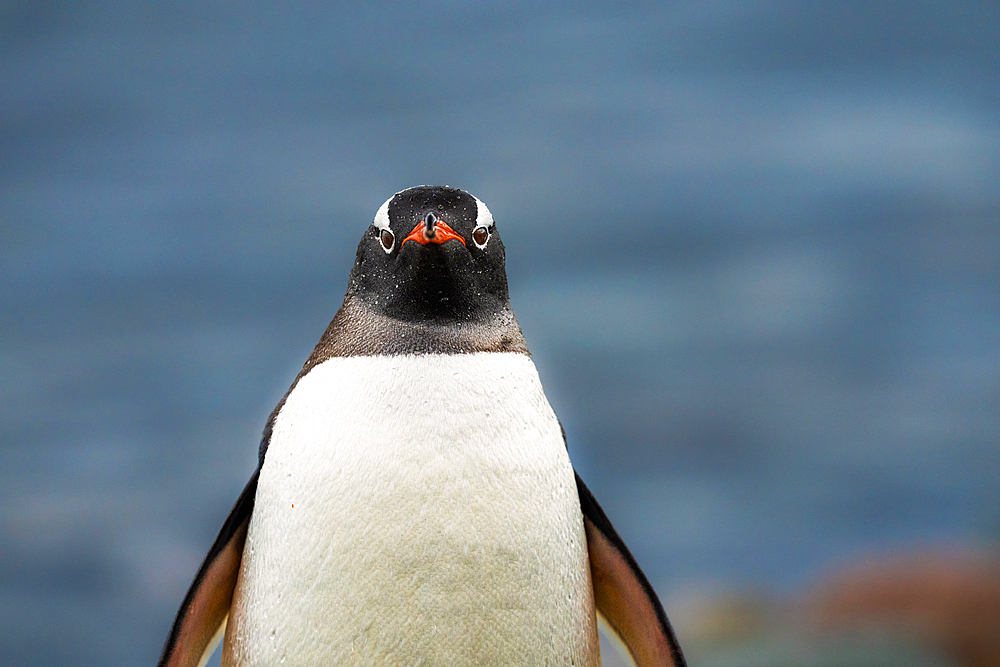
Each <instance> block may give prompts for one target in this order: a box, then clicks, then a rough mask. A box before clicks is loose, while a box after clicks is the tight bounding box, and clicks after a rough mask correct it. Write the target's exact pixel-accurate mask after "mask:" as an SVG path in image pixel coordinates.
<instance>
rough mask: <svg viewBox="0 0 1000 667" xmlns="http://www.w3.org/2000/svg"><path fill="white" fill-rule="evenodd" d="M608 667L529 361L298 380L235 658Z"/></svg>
mask: <svg viewBox="0 0 1000 667" xmlns="http://www.w3.org/2000/svg"><path fill="white" fill-rule="evenodd" d="M599 661H600V657H599V651H598V644H597V630H596V625H595V617H594V603H593V593H592V589H591V583H590V573H589V567H588V565H587V547H586V538H585V536H584V532H583V525H582V519H581V515H580V506H579V500H578V496H577V491H576V485H575V483H574V478H573V470H572V467H571V466H570V462H569V458H568V456H567V454H566V450H565V447H564V444H563V439H562V436H561V434H560V430H559V425H558V422H557V421H556V417H555V415H554V414H553V412H552V409H551V408H550V407H549V404H548V402H547V401H546V399H545V396H544V394H543V393H542V388H541V385H540V383H539V380H538V374H537V372H536V371H535V367H534V364H533V363H532V362H531V359H530V358H529V357H527V356H525V355H521V354H514V353H478V354H456V355H408V356H395V357H346V358H334V359H330V360H328V361H325V362H323V363H322V364H320V365H319V366H317V367H315V368H313V369H312V370H311V371H310V372H309V373H308V374H307V375H306V376H305V377H303V378H302V379H301V380H300V381H299V383H298V384H297V385H296V387H295V389H294V390H293V391H292V393H291V394H290V395H289V396H288V399H287V401H286V402H285V405H284V407H283V409H282V410H281V412H280V414H279V415H278V417H277V420H276V421H275V424H274V430H273V433H272V436H271V441H270V445H269V448H268V450H267V456H266V458H265V462H264V466H263V468H262V470H261V473H260V481H259V485H258V488H257V498H256V504H255V507H254V511H253V516H252V518H251V521H250V529H249V533H248V535H247V541H246V549H245V551H244V556H243V562H242V566H241V569H240V575H239V582H238V584H237V589H236V595H235V598H234V601H233V607H232V611H231V614H230V618H229V627H228V628H227V632H226V640H225V648H224V650H223V664H225V665H239V666H243V665H272V664H273V665H278V664H286V665H332V664H360V665H375V664H377V665H418V664H423V665H432V664H437V665H472V664H479V665H502V664H524V665H528V664H552V665H556V664H565V665H571V664H572V665H577V666H581V665H591V664H599Z"/></svg>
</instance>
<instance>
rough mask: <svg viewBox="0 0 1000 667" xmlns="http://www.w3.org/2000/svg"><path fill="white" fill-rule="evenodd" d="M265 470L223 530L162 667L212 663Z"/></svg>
mask: <svg viewBox="0 0 1000 667" xmlns="http://www.w3.org/2000/svg"><path fill="white" fill-rule="evenodd" d="M259 475H260V468H258V469H257V471H256V472H254V474H253V477H251V478H250V481H249V482H247V485H246V486H245V487H244V488H243V493H241V494H240V497H239V499H238V500H237V501H236V504H235V505H234V506H233V509H232V511H231V512H230V513H229V516H228V517H227V518H226V522H225V523H224V524H222V530H220V531H219V535H218V537H216V538H215V542H214V543H213V544H212V548H211V549H209V551H208V555H207V556H205V560H204V562H203V563H202V564H201V567H200V568H199V569H198V574H197V575H195V578H194V581H193V582H192V583H191V588H189V589H188V592H187V595H185V596H184V602H182V603H181V608H180V610H179V611H178V612H177V618H176V619H174V625H173V627H172V628H171V629H170V636H169V637H168V638H167V642H166V644H164V645H163V654H162V655H161V656H160V661H159V662H158V663H157V667H197V666H198V665H202V664H204V663H205V662H207V660H208V658H209V657H210V656H211V654H212V651H213V650H214V649H215V646H216V644H217V643H218V640H219V639H221V637H222V630H224V629H225V623H226V620H227V618H228V617H229V606H230V605H231V604H232V601H233V591H234V590H235V589H236V577H237V575H238V574H239V571H240V561H241V560H242V558H243V545H244V543H245V542H246V538H247V526H248V525H249V523H250V514H251V512H252V511H253V503H254V498H255V497H256V495H257V478H258V476H259Z"/></svg>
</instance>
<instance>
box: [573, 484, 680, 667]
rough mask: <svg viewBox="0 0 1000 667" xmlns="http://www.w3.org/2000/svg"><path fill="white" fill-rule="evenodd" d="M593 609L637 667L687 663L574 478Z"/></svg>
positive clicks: (648, 591)
mask: <svg viewBox="0 0 1000 667" xmlns="http://www.w3.org/2000/svg"><path fill="white" fill-rule="evenodd" d="M576 488H577V491H578V492H579V494H580V508H581V509H582V510H583V527H584V529H585V530H586V533H587V553H588V555H589V556H590V576H591V579H592V580H593V584H594V602H595V604H596V606H597V611H598V613H600V614H601V616H602V617H603V618H604V620H605V621H607V623H608V625H609V626H610V627H611V629H612V630H613V631H614V632H615V633H616V634H617V635H618V638H619V639H621V640H622V643H624V644H625V646H626V647H627V648H628V650H629V652H630V653H631V654H632V659H633V660H634V661H635V664H636V665H638V667H654V666H655V667H686V665H685V662H684V655H683V654H682V653H681V647H680V645H679V644H678V643H677V637H675V636H674V631H673V628H671V627H670V621H668V620H667V615H666V614H665V613H664V611H663V606H662V605H660V600H659V598H657V597H656V592H655V591H653V587H652V586H650V585H649V581H648V580H647V579H646V575H644V574H643V573H642V570H640V569H639V565H638V564H637V563H636V562H635V558H633V557H632V554H631V553H629V550H628V547H626V546H625V543H624V542H622V538H620V537H619V536H618V533H617V532H616V531H615V529H614V526H612V525H611V522H610V521H609V520H608V517H607V515H605V514H604V510H602V509H601V506H600V505H598V504H597V500H595V499H594V495H593V494H592V493H591V492H590V489H588V488H587V486H586V485H585V484H584V483H583V480H582V479H580V476H579V475H577V476H576Z"/></svg>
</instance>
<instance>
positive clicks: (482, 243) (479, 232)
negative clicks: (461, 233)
mask: <svg viewBox="0 0 1000 667" xmlns="http://www.w3.org/2000/svg"><path fill="white" fill-rule="evenodd" d="M472 240H473V241H475V242H476V245H477V246H479V247H480V248H485V247H486V242H487V241H489V240H490V231H489V230H488V229H486V228H485V227H476V230H475V231H474V232H472Z"/></svg>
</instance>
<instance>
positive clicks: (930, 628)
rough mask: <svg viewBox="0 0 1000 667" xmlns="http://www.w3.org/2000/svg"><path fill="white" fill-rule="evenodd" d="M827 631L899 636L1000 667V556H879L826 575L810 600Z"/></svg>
mask: <svg viewBox="0 0 1000 667" xmlns="http://www.w3.org/2000/svg"><path fill="white" fill-rule="evenodd" d="M804 609H805V611H806V612H807V617H808V618H809V619H810V621H811V622H812V626H813V628H814V629H815V630H816V631H818V632H820V633H822V634H824V635H829V634H831V633H852V634H854V635H855V636H895V637H898V638H901V639H902V638H908V639H910V640H912V641H913V642H915V643H917V644H925V645H928V646H931V647H934V648H936V649H938V650H940V651H941V652H942V653H944V654H946V655H948V656H950V657H951V658H952V659H953V660H954V661H955V663H956V664H957V665H960V666H961V667H998V666H1000V555H998V554H996V553H985V552H983V553H975V552H969V551H937V552H926V553H914V554H903V555H896V556H888V557H880V558H871V559H868V560H865V561H862V562H860V563H857V564H854V565H849V566H847V567H845V568H843V569H841V570H840V571H838V572H835V573H833V574H832V575H830V576H828V577H826V578H825V579H824V581H823V582H822V583H821V584H820V585H819V586H818V587H817V589H816V590H815V591H813V592H812V593H811V594H810V595H809V596H808V597H807V598H806V599H805V601H804Z"/></svg>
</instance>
